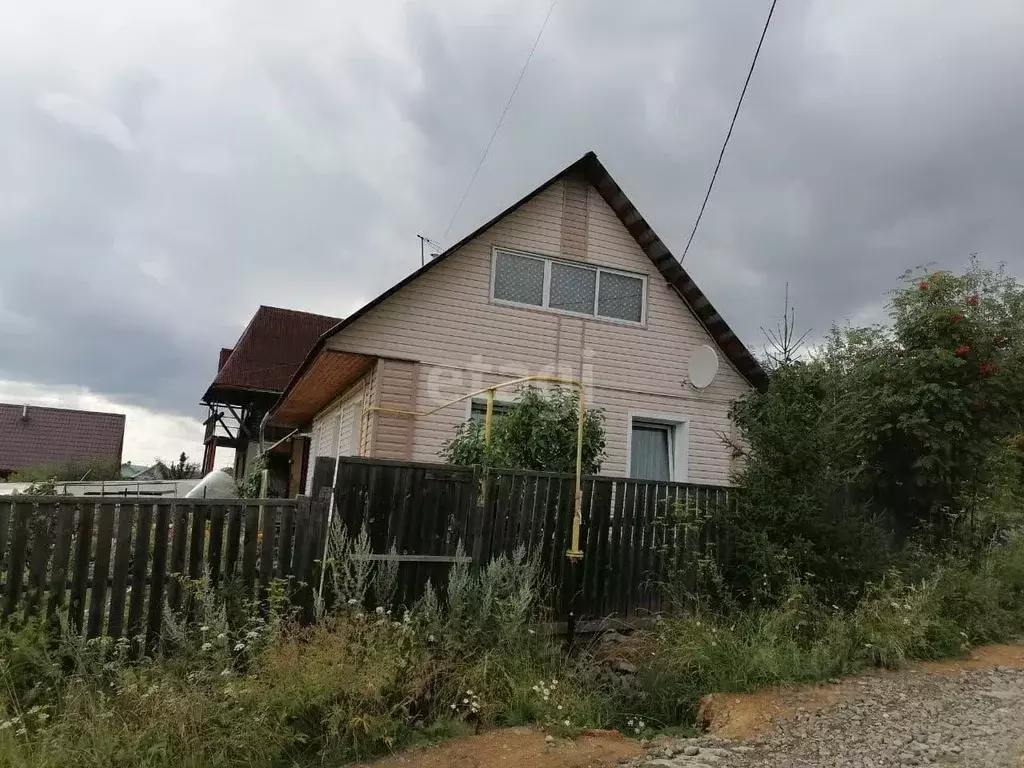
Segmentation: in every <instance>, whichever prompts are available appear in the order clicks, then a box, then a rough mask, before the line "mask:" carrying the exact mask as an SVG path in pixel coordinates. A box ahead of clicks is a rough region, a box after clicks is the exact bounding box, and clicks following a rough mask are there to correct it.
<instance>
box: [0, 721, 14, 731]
mask: <svg viewBox="0 0 1024 768" xmlns="http://www.w3.org/2000/svg"><path fill="white" fill-rule="evenodd" d="M12 725H14V723H12V722H11V721H10V720H4V721H3V722H2V723H0V731H6V730H7V729H8V728H10V727H11V726H12Z"/></svg>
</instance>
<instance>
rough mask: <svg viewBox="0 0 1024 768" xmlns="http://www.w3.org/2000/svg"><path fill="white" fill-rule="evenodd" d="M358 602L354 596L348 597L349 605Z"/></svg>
mask: <svg viewBox="0 0 1024 768" xmlns="http://www.w3.org/2000/svg"><path fill="white" fill-rule="evenodd" d="M358 602H359V601H358V600H356V599H355V598H354V597H350V598H349V599H348V604H349V605H355V604H356V603H358Z"/></svg>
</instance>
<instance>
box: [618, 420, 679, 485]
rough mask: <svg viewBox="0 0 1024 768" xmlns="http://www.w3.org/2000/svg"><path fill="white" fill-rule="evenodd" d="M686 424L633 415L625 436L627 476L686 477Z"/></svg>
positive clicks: (659, 479) (636, 477) (670, 480)
mask: <svg viewBox="0 0 1024 768" xmlns="http://www.w3.org/2000/svg"><path fill="white" fill-rule="evenodd" d="M685 440H686V425H685V423H683V422H675V423H672V422H668V421H660V420H657V421H655V420H646V419H639V418H637V419H633V421H632V423H631V424H630V436H629V476H630V477H632V478H635V479H637V480H655V481H658V482H677V481H685V480H686V452H685V447H686V446H685Z"/></svg>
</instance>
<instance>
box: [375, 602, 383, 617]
mask: <svg viewBox="0 0 1024 768" xmlns="http://www.w3.org/2000/svg"><path fill="white" fill-rule="evenodd" d="M377 615H378V616H383V615H384V606H383V605H378V606H377Z"/></svg>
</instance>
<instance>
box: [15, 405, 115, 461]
mask: <svg viewBox="0 0 1024 768" xmlns="http://www.w3.org/2000/svg"><path fill="white" fill-rule="evenodd" d="M124 422H125V418H124V414H123V413H99V412H97V411H76V410H71V409H69V408H46V407H43V406H38V405H30V406H27V408H26V407H25V406H22V405H12V404H8V403H0V470H11V469H34V468H36V467H44V466H48V465H51V464H59V463H61V462H68V461H73V462H81V463H89V462H94V461H110V462H111V463H112V464H113V463H116V464H118V465H119V464H120V463H121V449H122V446H123V444H124Z"/></svg>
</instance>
